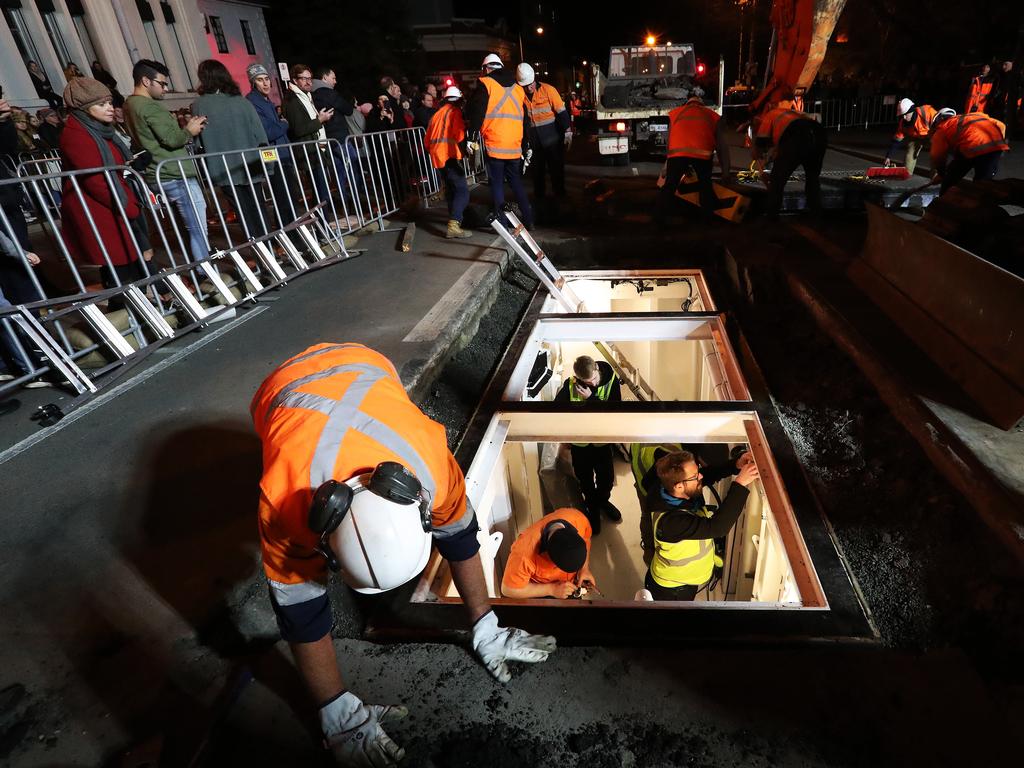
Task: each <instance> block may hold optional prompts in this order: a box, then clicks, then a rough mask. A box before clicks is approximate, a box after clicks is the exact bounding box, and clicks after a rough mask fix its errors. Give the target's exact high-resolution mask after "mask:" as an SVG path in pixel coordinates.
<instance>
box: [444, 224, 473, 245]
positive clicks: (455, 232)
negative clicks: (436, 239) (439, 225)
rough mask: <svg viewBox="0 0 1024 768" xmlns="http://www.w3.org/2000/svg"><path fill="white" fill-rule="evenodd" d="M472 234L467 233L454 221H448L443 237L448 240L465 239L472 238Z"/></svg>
mask: <svg viewBox="0 0 1024 768" xmlns="http://www.w3.org/2000/svg"><path fill="white" fill-rule="evenodd" d="M472 236H473V233H472V232H467V231H466V230H464V229H463V228H462V224H461V223H459V222H458V221H456V220H455V219H449V220H448V232H447V234H445V237H446V238H448V239H449V240H455V239H462V238H465V237H472Z"/></svg>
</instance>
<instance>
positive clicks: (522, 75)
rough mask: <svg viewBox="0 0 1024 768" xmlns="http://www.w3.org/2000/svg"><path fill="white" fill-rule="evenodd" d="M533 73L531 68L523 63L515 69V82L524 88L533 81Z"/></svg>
mask: <svg viewBox="0 0 1024 768" xmlns="http://www.w3.org/2000/svg"><path fill="white" fill-rule="evenodd" d="M535 79H536V78H535V76H534V73H533V67H531V66H530V65H529V64H527V63H526V62H525V61H524V62H523V63H522V64H520V65H519V66H518V67H516V82H517V83H519V84H520V85H521V86H523V87H524V88H525V87H526V86H528V85H529V84H530V83H532V82H533V81H534V80H535Z"/></svg>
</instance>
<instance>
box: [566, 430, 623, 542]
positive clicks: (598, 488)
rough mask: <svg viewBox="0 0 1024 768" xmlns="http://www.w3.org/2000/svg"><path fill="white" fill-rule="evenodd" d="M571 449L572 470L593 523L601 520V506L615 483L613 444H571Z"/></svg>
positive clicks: (609, 496) (588, 515) (606, 501)
mask: <svg viewBox="0 0 1024 768" xmlns="http://www.w3.org/2000/svg"><path fill="white" fill-rule="evenodd" d="M569 451H570V453H571V454H572V471H573V472H574V473H575V474H576V480H577V481H578V482H579V484H580V492H581V493H582V494H583V499H584V501H586V502H587V518H588V519H590V522H591V525H593V524H594V520H595V519H597V520H600V518H601V508H602V507H603V506H604V505H605V504H607V503H608V499H609V498H611V495H612V485H614V484H615V464H614V461H613V459H612V446H611V445H610V444H607V445H586V446H579V445H570V446H569Z"/></svg>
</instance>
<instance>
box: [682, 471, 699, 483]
mask: <svg viewBox="0 0 1024 768" xmlns="http://www.w3.org/2000/svg"><path fill="white" fill-rule="evenodd" d="M700 477H701V476H700V473H699V472H698V473H697V474H696V475H694V476H693V477H684V478H683V479H682V480H680V481H679V482H681V483H691V482H693V481H694V480H700Z"/></svg>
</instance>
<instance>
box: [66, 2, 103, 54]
mask: <svg viewBox="0 0 1024 768" xmlns="http://www.w3.org/2000/svg"><path fill="white" fill-rule="evenodd" d="M66 2H67V6H68V13H69V14H71V23H72V24H74V26H75V34H77V35H78V42H80V43H81V44H82V50H84V51H85V55H86V57H87V58H88V59H89V61H87V62H86V63H87V64H88V65H90V66H92V63H93V62H94V61H98V60H99V56H97V55H96V46H95V45H93V43H92V35H91V34H90V33H89V25H88V24H86V22H85V8H84V7H82V0H66Z"/></svg>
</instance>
